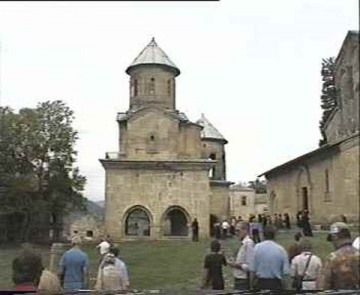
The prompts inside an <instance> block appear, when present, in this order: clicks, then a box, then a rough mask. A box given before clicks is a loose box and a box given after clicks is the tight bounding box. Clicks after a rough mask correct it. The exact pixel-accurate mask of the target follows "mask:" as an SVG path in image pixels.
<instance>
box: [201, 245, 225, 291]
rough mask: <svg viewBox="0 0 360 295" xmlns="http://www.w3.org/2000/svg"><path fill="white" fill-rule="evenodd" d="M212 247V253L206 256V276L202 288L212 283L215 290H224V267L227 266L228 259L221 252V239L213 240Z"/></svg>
mask: <svg viewBox="0 0 360 295" xmlns="http://www.w3.org/2000/svg"><path fill="white" fill-rule="evenodd" d="M210 248H211V253H210V254H208V255H206V257H205V263H204V269H205V276H204V284H203V286H202V288H206V287H208V286H209V285H210V284H211V285H212V289H213V290H224V278H223V274H222V267H223V266H226V259H225V257H224V255H222V254H221V253H219V252H220V249H221V245H220V243H219V241H217V240H214V241H212V242H211V245H210Z"/></svg>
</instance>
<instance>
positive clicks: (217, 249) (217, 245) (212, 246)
mask: <svg viewBox="0 0 360 295" xmlns="http://www.w3.org/2000/svg"><path fill="white" fill-rule="evenodd" d="M210 249H211V251H212V252H215V253H217V252H220V249H221V245H220V242H219V241H218V240H213V241H212V242H211V244H210Z"/></svg>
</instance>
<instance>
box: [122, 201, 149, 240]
mask: <svg viewBox="0 0 360 295" xmlns="http://www.w3.org/2000/svg"><path fill="white" fill-rule="evenodd" d="M125 235H127V236H139V237H142V236H150V217H149V214H148V213H147V211H146V210H145V209H144V208H142V207H135V208H133V209H131V210H130V211H129V213H128V215H127V217H126V219H125Z"/></svg>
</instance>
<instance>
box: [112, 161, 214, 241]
mask: <svg viewBox="0 0 360 295" xmlns="http://www.w3.org/2000/svg"><path fill="white" fill-rule="evenodd" d="M209 196H210V188H209V180H208V177H207V171H206V169H204V168H201V169H200V168H198V169H195V168H193V170H192V171H180V170H178V171H176V169H175V171H171V170H167V169H166V170H165V169H164V170H162V169H157V170H156V169H154V170H147V169H146V168H145V169H109V168H108V169H107V173H106V200H105V201H106V217H105V224H106V232H107V233H109V234H110V235H111V236H112V237H114V238H115V239H121V238H126V236H125V220H126V218H127V214H128V212H130V210H131V208H134V207H135V206H139V207H141V208H144V209H145V210H146V211H147V212H148V213H149V215H150V220H151V225H150V232H151V234H150V238H151V239H159V238H163V222H164V213H165V212H166V210H168V209H169V208H170V207H171V206H177V207H179V208H182V210H183V211H184V213H185V215H186V217H187V221H188V225H189V226H190V224H191V221H192V220H193V219H194V218H197V219H198V222H199V227H200V233H199V235H200V237H201V238H204V237H208V236H209V230H208V229H209V214H210V213H209Z"/></svg>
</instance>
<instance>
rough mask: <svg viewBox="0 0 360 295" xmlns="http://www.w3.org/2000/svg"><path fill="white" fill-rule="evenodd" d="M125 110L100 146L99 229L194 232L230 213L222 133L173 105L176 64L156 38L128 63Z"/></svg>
mask: <svg viewBox="0 0 360 295" xmlns="http://www.w3.org/2000/svg"><path fill="white" fill-rule="evenodd" d="M126 73H127V74H128V75H129V76H130V99H129V109H128V110H127V111H126V112H123V113H118V114H117V118H116V121H117V123H118V126H119V150H118V152H115V153H106V157H105V159H101V160H100V162H101V164H102V165H103V167H104V169H105V175H106V176H105V231H106V233H108V234H110V235H111V236H112V237H113V238H114V239H117V240H119V239H139V238H145V239H164V238H175V237H176V238H189V237H190V235H191V228H190V225H191V222H192V221H193V219H194V218H197V220H198V223H199V236H200V238H206V237H209V234H210V228H211V226H210V221H212V222H213V221H215V220H216V219H218V220H219V219H222V218H226V217H228V211H229V186H230V185H231V184H232V183H231V182H229V181H226V173H225V171H226V166H225V164H226V163H225V144H226V143H227V140H226V139H225V138H224V137H223V136H222V135H221V133H220V132H219V131H218V130H217V129H216V128H215V127H214V126H213V125H212V124H211V123H210V122H209V121H208V120H207V119H206V118H205V116H204V115H202V117H201V118H200V119H199V120H198V121H196V122H195V123H194V122H191V121H190V120H189V119H188V118H187V116H186V115H185V114H184V113H182V112H180V111H178V110H177V109H176V77H177V76H178V75H179V74H180V70H179V68H178V67H177V66H176V65H175V64H174V63H173V62H172V61H171V60H170V58H169V57H168V56H167V55H166V54H165V52H164V51H163V50H162V49H161V48H160V47H159V46H158V45H157V43H156V42H155V40H154V39H152V40H151V42H150V43H149V44H148V45H147V46H146V47H145V48H144V49H143V50H142V51H141V52H140V54H139V55H138V56H137V57H136V58H135V60H134V61H133V62H132V64H131V65H130V66H129V67H128V68H127V69H126Z"/></svg>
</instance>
